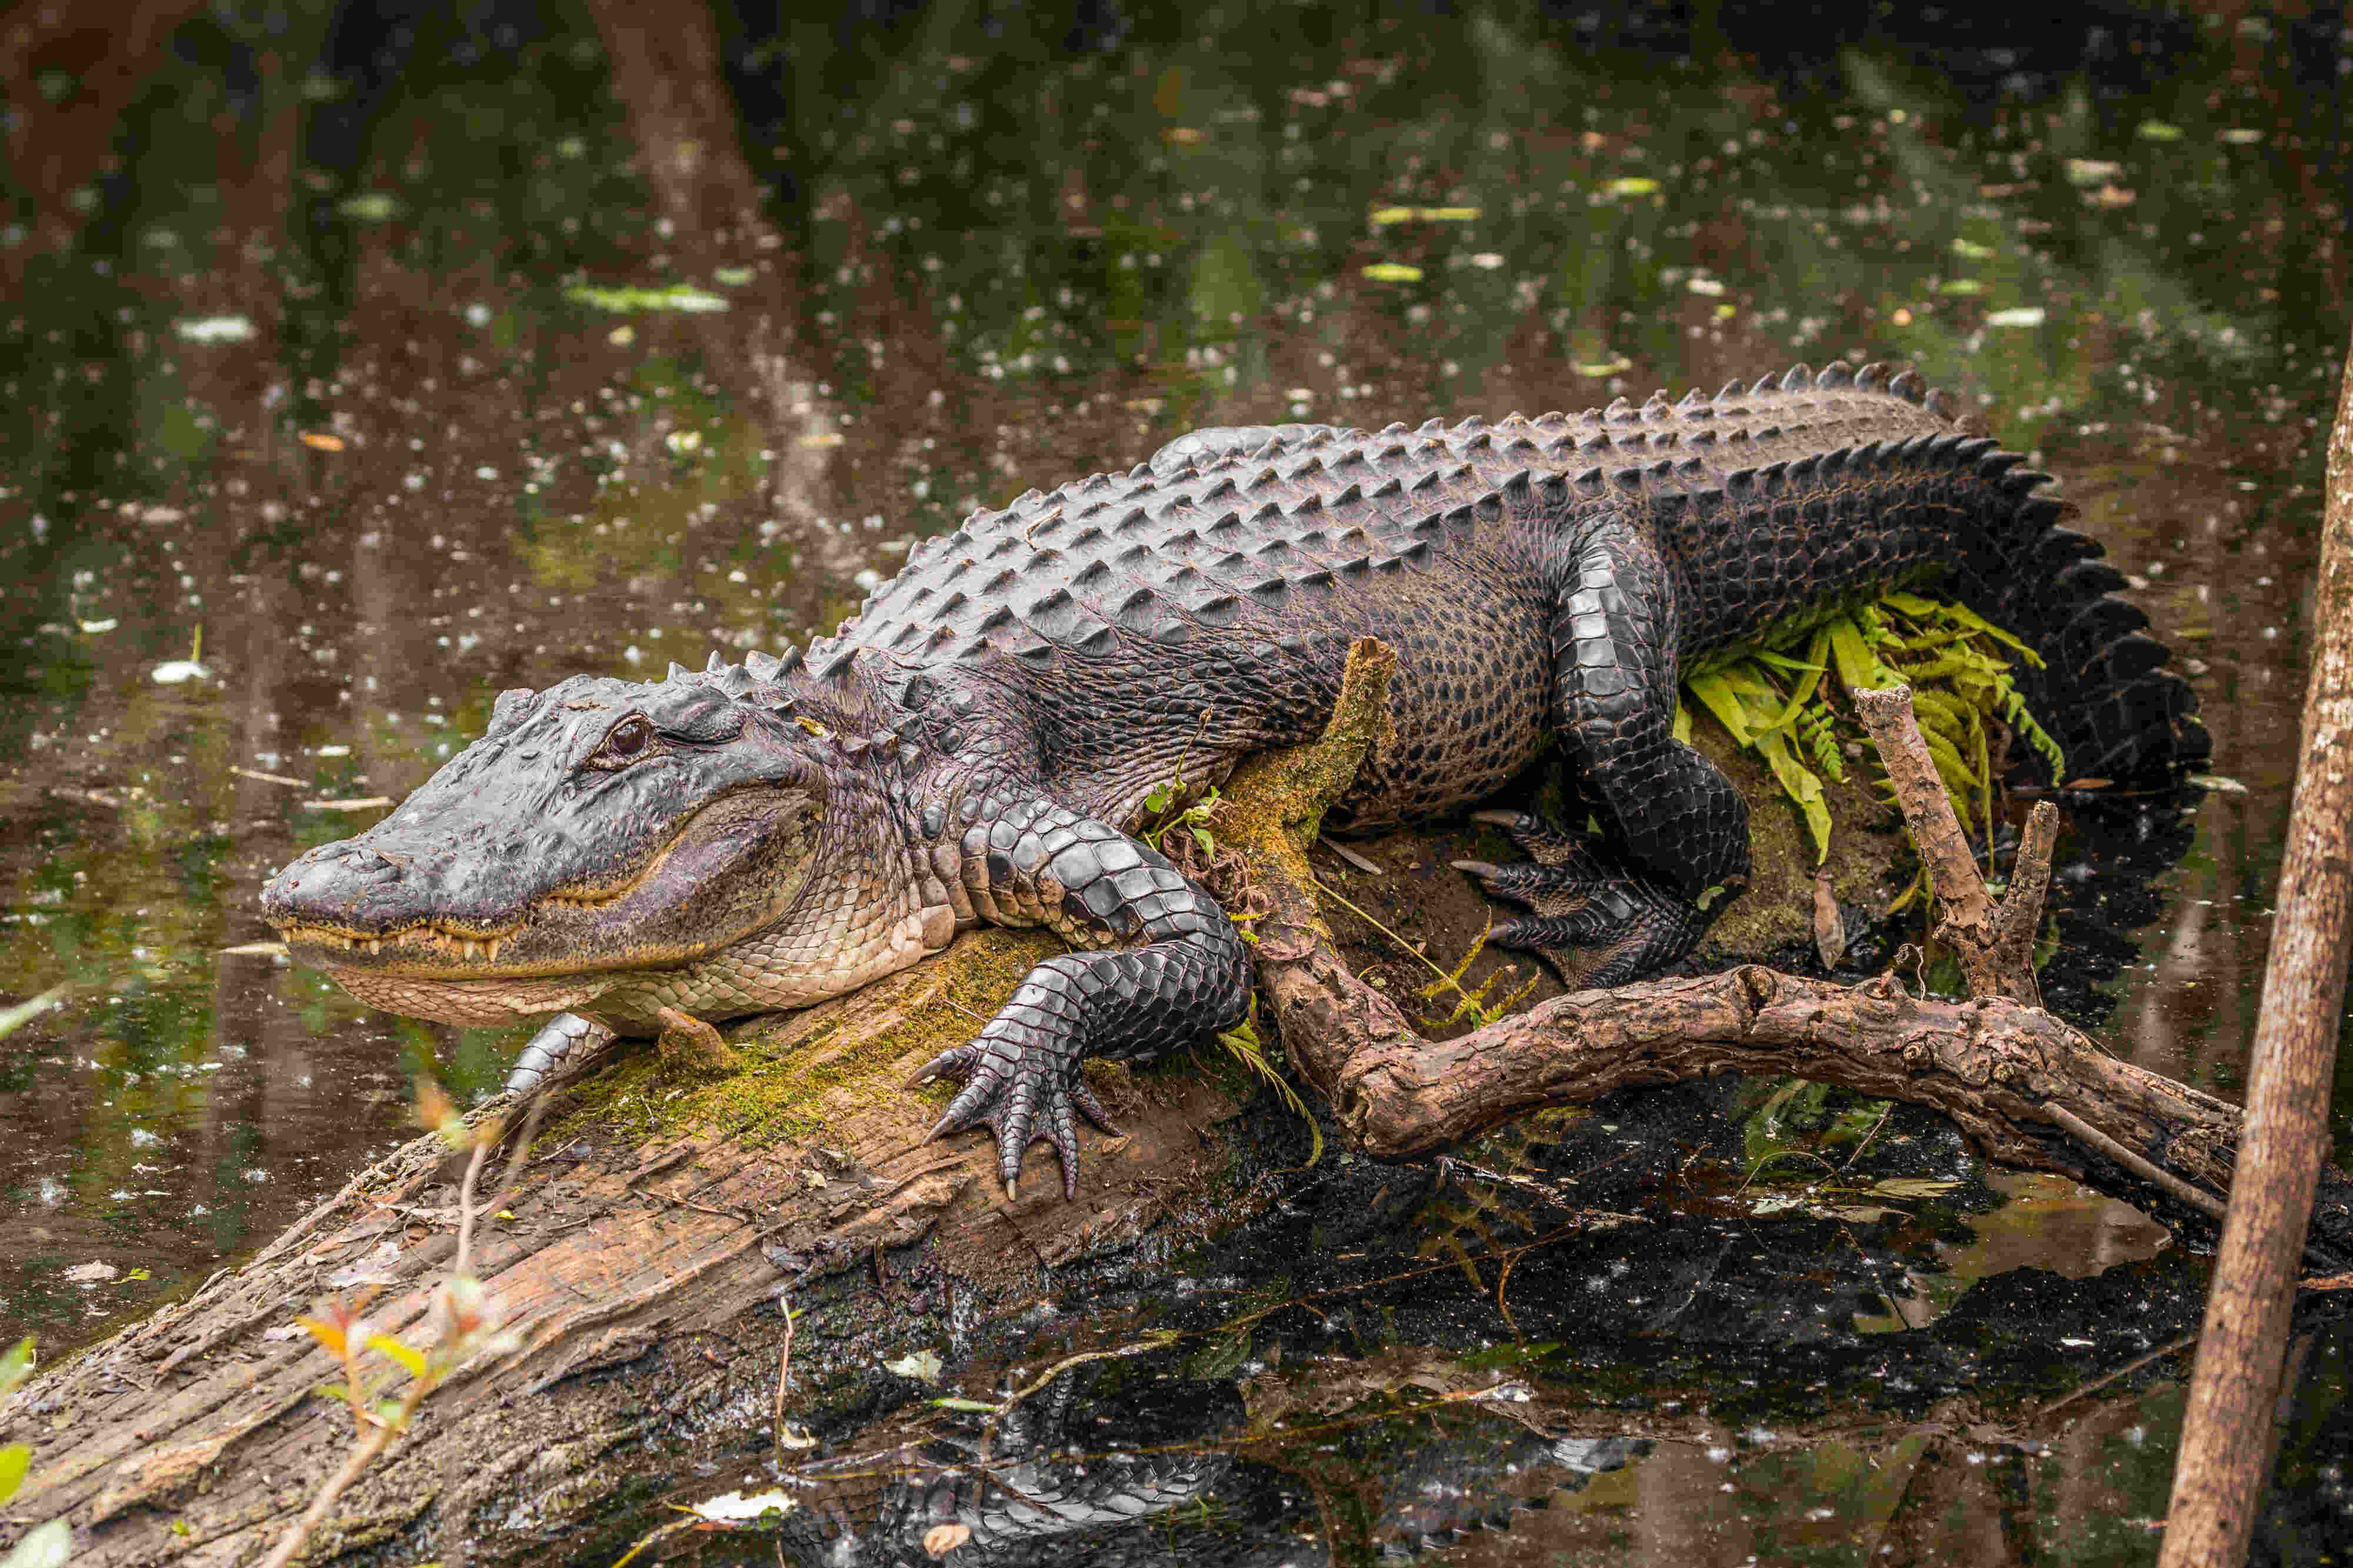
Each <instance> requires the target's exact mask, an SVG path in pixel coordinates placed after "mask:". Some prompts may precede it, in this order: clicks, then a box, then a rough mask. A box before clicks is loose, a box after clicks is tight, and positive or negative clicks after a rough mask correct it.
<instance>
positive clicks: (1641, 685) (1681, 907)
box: [1458, 518, 1748, 987]
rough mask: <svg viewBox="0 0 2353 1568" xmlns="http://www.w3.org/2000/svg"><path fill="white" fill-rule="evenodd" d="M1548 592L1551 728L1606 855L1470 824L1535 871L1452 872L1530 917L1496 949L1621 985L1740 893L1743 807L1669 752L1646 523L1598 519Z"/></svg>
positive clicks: (1677, 954)
mask: <svg viewBox="0 0 2353 1568" xmlns="http://www.w3.org/2000/svg"><path fill="white" fill-rule="evenodd" d="M1556 592H1557V594H1558V595H1559V598H1558V603H1557V607H1556V609H1555V611H1554V613H1553V625H1552V646H1553V724H1554V727H1555V728H1556V730H1557V731H1558V732H1559V734H1560V738H1561V742H1562V752H1563V753H1564V759H1565V762H1566V763H1567V772H1568V776H1569V782H1570V783H1571V784H1573V785H1574V786H1575V790H1576V794H1577V798H1578V799H1580V800H1581V801H1584V802H1585V803H1587V804H1588V805H1589V806H1590V807H1591V808H1592V810H1593V813H1594V815H1595V816H1597V817H1598V818H1599V820H1600V824H1601V828H1602V834H1603V838H1604V840H1605V841H1606V845H1607V848H1606V852H1604V853H1601V854H1597V853H1595V852H1594V849H1593V848H1592V847H1589V846H1587V845H1585V844H1583V843H1581V842H1580V841H1579V840H1577V839H1576V838H1573V837H1569V836H1568V835H1567V834H1565V833H1562V832H1560V831H1559V830H1558V829H1556V828H1555V827H1553V826H1550V825H1549V824H1546V823H1545V822H1543V821H1541V820H1540V819H1538V818H1536V817H1533V816H1524V815H1522V814H1520V813H1516V812H1509V813H1503V814H1495V815H1490V814H1482V816H1484V819H1485V820H1488V821H1495V822H1500V823H1501V824H1502V826H1504V830H1505V831H1506V832H1507V833H1509V834H1510V835H1511V836H1512V837H1513V839H1514V842H1516V843H1517V844H1518V845H1519V846H1520V847H1521V848H1522V849H1523V850H1525V851H1526V853H1527V854H1528V855H1529V856H1530V857H1531V858H1532V859H1533V861H1534V863H1533V864H1531V865H1524V866H1514V867H1510V868H1499V867H1493V866H1487V865H1484V864H1483V863H1480V862H1467V863H1458V864H1460V865H1461V868H1462V869H1465V870H1469V871H1471V872H1472V874H1473V875H1475V876H1477V877H1478V878H1479V879H1481V880H1482V882H1484V883H1485V884H1486V885H1487V888H1488V889H1489V890H1490V891H1491V892H1493V893H1495V894H1497V895H1499V896H1501V897H1504V898H1506V899H1510V900H1514V902H1517V903H1522V904H1525V905H1526V906H1528V907H1529V908H1530V909H1531V910H1534V911H1535V919H1533V920H1526V921H1514V923H1512V924H1511V925H1508V926H1506V927H1504V929H1503V930H1502V931H1497V932H1496V933H1495V934H1494V939H1493V940H1495V941H1497V942H1502V943H1504V945H1506V946H1514V947H1528V948H1533V949H1535V951H1537V952H1541V953H1543V954H1544V955H1545V956H1546V959H1547V960H1548V961H1549V962H1551V963H1553V964H1554V965H1555V966H1556V967H1557V968H1559V969H1560V970H1561V972H1562V975H1563V977H1564V978H1566V979H1569V980H1570V981H1571V982H1572V983H1573V984H1581V985H1586V986H1596V987H1598V986H1604V985H1617V984H1623V983H1625V982H1626V981H1629V980H1634V979H1639V978H1640V977H1641V976H1642V975H1644V974H1647V973H1651V972H1652V971H1653V970H1656V969H1658V968H1660V967H1662V966H1663V965H1665V964H1668V963H1673V962H1674V961H1675V960H1676V959H1678V958H1681V957H1682V956H1683V954H1684V953H1686V952H1690V951H1691V950H1692V948H1693V947H1694V945H1696V944H1697V943H1698V942H1699V939H1700V936H1701V934H1702V933H1703V932H1704V931H1706V930H1707V928H1708V926H1709V924H1710V923H1711V922H1712V921H1714V919H1715V915H1716V914H1717V913H1719V912H1721V911H1722V910H1723V908H1724V904H1725V901H1726V900H1727V898H1728V896H1729V895H1731V894H1734V893H1736V892H1737V891H1738V890H1739V889H1742V888H1744V887H1746V885H1747V881H1748V804H1747V802H1746V801H1745V800H1743V799H1742V798H1741V795H1740V792H1739V790H1737V789H1736V788H1735V787H1734V786H1733V784H1732V781H1731V780H1729V779H1727V778H1725V776H1724V774H1723V773H1719V772H1718V771H1716V767H1715V764H1714V763H1710V762H1709V761H1708V760H1707V759H1706V758H1704V757H1703V756H1701V755H1700V754H1699V753H1698V752H1694V751H1693V750H1692V749H1691V748H1690V747H1689V746H1687V745H1684V744H1683V742H1680V741H1678V740H1676V739H1675V738H1674V734H1673V722H1672V721H1673V715H1674V710H1675V685H1676V667H1677V659H1676V654H1675V647H1676V632H1677V626H1678V619H1677V617H1678V616H1679V614H1680V612H1679V610H1678V607H1677V600H1676V598H1675V593H1674V585H1673V584H1672V582H1671V581H1670V580H1669V576H1668V573H1667V570H1666V568H1665V566H1664V564H1663V563H1662V561H1661V560H1660V558H1659V553H1658V551H1657V548H1656V545H1655V543H1654V542H1653V541H1652V539H1651V535H1650V533H1649V531H1648V528H1647V525H1646V524H1645V523H1644V522H1643V521H1642V520H1641V519H1640V518H1610V519H1607V520H1605V521H1602V522H1601V523H1600V524H1599V525H1598V526H1596V527H1594V528H1592V529H1591V530H1590V531H1588V532H1587V533H1586V534H1585V535H1584V536H1583V537H1582V538H1580V539H1578V540H1577V541H1576V542H1574V546H1573V548H1572V549H1571V550H1569V551H1568V552H1567V554H1566V557H1565V559H1564V561H1563V563H1562V569H1561V573H1560V580H1559V581H1558V583H1557V584H1556ZM1710 889H1715V891H1714V892H1713V893H1711V891H1710ZM1703 901H1705V902H1706V904H1707V908H1706V909H1705V910H1702V909H1701V908H1700V905H1701V903H1702V902H1703ZM1570 949H1585V950H1588V951H1587V952H1586V953H1585V954H1584V955H1583V956H1581V957H1580V956H1577V955H1574V954H1572V953H1571V952H1569V950H1570Z"/></svg>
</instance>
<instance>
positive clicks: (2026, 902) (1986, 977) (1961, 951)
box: [1854, 686, 2059, 1007]
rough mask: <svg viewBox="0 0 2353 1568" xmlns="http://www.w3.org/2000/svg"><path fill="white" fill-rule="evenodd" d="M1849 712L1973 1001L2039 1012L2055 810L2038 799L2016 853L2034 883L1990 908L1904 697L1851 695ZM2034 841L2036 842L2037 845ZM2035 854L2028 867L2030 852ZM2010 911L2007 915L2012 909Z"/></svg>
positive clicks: (1897, 690)
mask: <svg viewBox="0 0 2353 1568" xmlns="http://www.w3.org/2000/svg"><path fill="white" fill-rule="evenodd" d="M1854 706H1855V710H1856V711H1857V712H1858V713H1860V714H1861V715H1862V723H1863V728H1865V729H1866V730H1869V731H1871V739H1872V742H1873V744H1874V745H1876V746H1877V747H1878V748H1879V755H1880V760H1881V761H1882V762H1883V763H1885V764H1886V765H1887V777H1888V782H1890V783H1891V784H1894V786H1895V804H1896V805H1898V806H1900V807H1901V808H1902V809H1903V812H1904V823H1905V826H1907V827H1909V828H1910V829H1911V830H1912V841H1913V843H1915V845H1917V846H1918V847H1919V849H1920V858H1921V859H1922V860H1924V861H1926V863H1927V867H1928V879H1929V884H1930V887H1931V889H1933V891H1934V895H1935V898H1936V910H1937V918H1936V936H1937V938H1938V939H1939V940H1940V941H1943V942H1946V943H1947V944H1948V945H1950V946H1951V948H1952V949H1953V952H1954V953H1955V954H1956V955H1957V957H1958V958H1959V960H1960V964H1961V978H1962V980H1963V981H1964V983H1966V984H1968V988H1969V994H1970V995H1972V996H1981V997H1982V996H2002V997H2007V998H2009V999H2010V1001H2013V1002H2023V1003H2025V1004H2026V1005H2028V1006H2030V1007H2039V1006H2041V1005H2042V986H2041V985H2040V984H2037V983H2036V981H2035V978H2034V937H2035V933H2036V931H2038V930H2039V929H2040V928H2041V926H2042V895H2043V889H2044V887H2045V886H2046V885H2047V884H2048V883H2049V881H2050V879H2051V846H2052V842H2053V841H2054V840H2055V839H2056V837H2057V835H2058V831H2059V813H2058V808H2057V807H2055V806H2053V805H2051V803H2050V802H2048V801H2044V802H2042V804H2041V805H2038V806H2037V807H2036V808H2035V812H2034V816H2033V817H2032V818H2031V819H2030V821H2029V822H2028V825H2027V834H2028V839H2027V843H2026V844H2025V845H2021V847H2020V851H2019V869H2020V870H2021V872H2023V871H2026V870H2028V869H2029V868H2030V866H2031V865H2037V864H2039V867H2040V875H2038V876H2019V875H2013V876H2012V877H2011V878H2010V900H2009V901H2008V902H2007V903H2005V904H2004V905H2001V906H1997V905H1996V904H1995V903H1994V901H1993V898H1992V896H1991V895H1990V894H1989V893H1988V892H1987V891H1986V885H1985V879H1984V878H1983V877H1981V876H1979V875H1978V860H1977V857H1976V855H1974V854H1973V853H1971V852H1970V849H1969V841H1968V835H1967V834H1965V833H1964V832H1963V831H1962V830H1961V822H1960V818H1959V817H1957V816H1954V815H1953V802H1952V797H1951V796H1950V795H1947V794H1946V793H1945V781H1944V779H1943V777H1942V776H1941V775H1940V774H1938V773H1937V772H1936V761H1935V759H1933V758H1932V757H1930V756H1929V754H1928V742H1927V741H1926V739H1925V738H1923V737H1922V735H1921V733H1920V724H1919V721H1918V719H1917V718H1915V716H1914V714H1913V711H1912V689H1911V688H1910V687H1908V686H1891V687H1888V688H1886V689H1883V690H1871V689H1864V690H1860V691H1857V692H1855V693H1854ZM2038 835H2039V837H2038ZM2033 846H2039V848H2038V849H2037V850H2036V859H2035V860H2034V861H2032V862H2030V860H2029V858H2028V848H2029V847H2033ZM2013 905H2014V906H2015V907H2014V908H2013V907H2012V906H2013Z"/></svg>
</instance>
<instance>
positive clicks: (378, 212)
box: [335, 191, 400, 223]
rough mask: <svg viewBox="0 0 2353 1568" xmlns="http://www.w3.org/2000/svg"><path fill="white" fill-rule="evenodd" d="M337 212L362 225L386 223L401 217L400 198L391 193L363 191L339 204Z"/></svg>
mask: <svg viewBox="0 0 2353 1568" xmlns="http://www.w3.org/2000/svg"><path fill="white" fill-rule="evenodd" d="M335 210H336V211H337V212H339V213H341V214H343V216H345V217H348V218H356V219H357V220H359V221H360V222H361V223H384V222H386V221H388V220H390V219H392V218H396V217H398V216H400V198H399V197H398V196H396V195H393V194H392V193H391V192H390V191H362V192H360V193H359V194H357V195H349V196H345V197H344V198H343V200H342V201H339V202H337V203H336V204H335Z"/></svg>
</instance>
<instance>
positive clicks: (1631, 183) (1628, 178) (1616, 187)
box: [1607, 174, 1659, 196]
mask: <svg viewBox="0 0 2353 1568" xmlns="http://www.w3.org/2000/svg"><path fill="white" fill-rule="evenodd" d="M1607 188H1608V190H1609V194H1610V195H1613V196H1652V195H1658V193H1659V182H1658V181H1656V180H1654V179H1652V178H1651V176H1650V175H1648V174H1621V175H1620V176H1619V177H1618V178H1617V179H1614V180H1612V181H1610V182H1609V185H1608V187H1607Z"/></svg>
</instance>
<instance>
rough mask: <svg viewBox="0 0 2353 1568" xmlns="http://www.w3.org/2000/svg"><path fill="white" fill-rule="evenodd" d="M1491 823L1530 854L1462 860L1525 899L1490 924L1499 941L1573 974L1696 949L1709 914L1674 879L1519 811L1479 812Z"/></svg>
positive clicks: (1637, 968) (1619, 973)
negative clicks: (1609, 855) (1508, 860)
mask: <svg viewBox="0 0 2353 1568" xmlns="http://www.w3.org/2000/svg"><path fill="white" fill-rule="evenodd" d="M1472 821H1474V822H1485V823H1491V824H1493V825H1494V826H1498V827H1501V828H1502V829H1503V830H1504V835H1505V836H1506V837H1509V838H1510V839H1511V840H1512V842H1513V843H1514V844H1515V845H1517V846H1518V847H1520V849H1521V850H1522V851H1524V852H1525V854H1526V855H1527V856H1528V858H1527V859H1526V860H1524V861H1521V862H1518V863H1516V864H1514V865H1510V866H1494V865H1490V864H1489V863H1487V862H1486V861H1484V860H1457V861H1455V862H1453V866H1454V868H1455V869H1456V870H1458V871H1462V872H1465V873H1467V874H1469V875H1470V876H1472V877H1476V878H1477V879H1479V881H1480V882H1481V883H1482V885H1483V886H1484V887H1485V888H1486V890H1487V893H1488V895H1489V896H1490V897H1491V898H1498V899H1506V900H1510V901H1511V902H1513V903H1515V904H1519V905H1522V906H1524V907H1525V908H1526V909H1527V910H1529V911H1530V912H1529V915H1528V917H1527V918H1525V919H1521V920H1515V921H1508V922H1506V923H1504V924H1503V925H1500V926H1497V927H1496V928H1495V929H1494V930H1493V931H1490V932H1488V935H1487V940H1488V941H1489V942H1493V943H1494V944H1495V945H1496V946H1498V947H1513V948H1519V949H1522V950H1524V951H1527V952H1535V953H1536V954H1538V955H1539V956H1540V957H1542V958H1543V959H1544V960H1545V961H1546V963H1550V964H1552V965H1553V967H1554V968H1556V969H1557V970H1558V971H1560V973H1561V977H1562V979H1564V980H1565V981H1567V983H1568V984H1571V985H1575V986H1578V987H1581V988H1593V989H1599V988H1600V987H1602V986H1608V985H1619V984H1624V983H1625V982H1627V981H1629V980H1634V979H1639V978H1640V977H1641V976H1642V975H1644V974H1647V973H1650V972H1651V971H1652V970H1655V969H1657V968H1659V967H1660V966H1661V965H1662V964H1666V963H1672V962H1673V961H1674V960H1676V959H1678V958H1681V957H1682V956H1683V954H1684V953H1686V952H1690V951H1691V949H1692V947H1693V945H1694V943H1696V942H1698V941H1699V938H1700V934H1701V933H1702V932H1703V931H1705V930H1706V929H1707V927H1708V924H1709V920H1710V917H1709V916H1707V915H1705V914H1703V913H1702V912H1701V911H1700V910H1696V909H1694V907H1693V906H1692V904H1691V902H1690V901H1689V900H1686V899H1684V898H1683V896H1682V895H1681V894H1679V893H1677V892H1675V891H1674V890H1673V889H1671V888H1666V887H1662V886H1661V885H1660V884H1658V883H1656V882H1652V881H1651V880H1649V879H1646V878H1643V877H1640V876H1637V875H1634V874H1633V873H1631V872H1629V871H1625V870H1621V869H1620V868H1618V867H1616V866H1614V865H1612V864H1610V863H1609V861H1608V860H1606V859H1605V858H1603V856H1602V855H1601V854H1599V853H1598V852H1597V850H1596V847H1595V846H1594V845H1593V844H1592V843H1591V842H1590V841H1588V840H1587V839H1584V838H1581V837H1577V836H1576V835H1574V834H1568V833H1564V832H1562V831H1561V830H1560V829H1559V828H1557V827H1555V826H1553V825H1552V824H1551V823H1549V822H1546V820H1545V819H1544V818H1542V817H1540V816H1532V815H1530V814H1529V813H1526V812H1520V811H1480V812H1473V813H1472Z"/></svg>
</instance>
